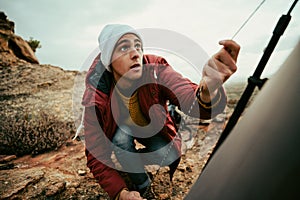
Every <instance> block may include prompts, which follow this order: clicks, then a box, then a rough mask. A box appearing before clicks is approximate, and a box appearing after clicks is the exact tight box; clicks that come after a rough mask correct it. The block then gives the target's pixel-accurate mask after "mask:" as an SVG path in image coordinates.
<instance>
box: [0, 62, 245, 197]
mask: <svg viewBox="0 0 300 200" xmlns="http://www.w3.org/2000/svg"><path fill="white" fill-rule="evenodd" d="M0 72H1V73H0V74H1V79H2V80H3V81H2V83H1V84H0V91H1V98H0V106H1V109H2V111H1V112H2V115H1V117H2V122H3V121H5V124H4V122H3V123H2V124H1V131H0V136H1V137H0V140H1V143H2V144H5V145H7V148H11V149H10V151H9V152H13V151H14V152H22V150H23V149H25V146H26V145H28V144H27V143H26V141H27V140H25V139H24V140H22V138H21V139H19V140H18V141H17V142H15V143H16V144H15V146H10V145H9V144H8V143H7V141H5V138H7V135H5V134H10V133H9V132H8V130H6V129H5V128H7V129H11V130H13V131H15V132H17V131H20V130H19V129H16V127H13V126H14V122H13V121H11V122H10V121H8V117H10V118H9V120H14V118H15V117H14V116H17V114H18V113H21V114H22V113H25V114H26V117H28V116H30V117H31V118H32V116H35V113H34V112H40V111H43V112H46V113H47V115H53V116H55V119H56V120H59V121H65V122H66V121H67V122H70V123H71V122H72V123H74V124H76V125H78V121H80V112H81V110H82V108H80V107H75V109H74V104H75V105H78V103H80V95H81V94H82V91H83V89H82V88H80V87H78V84H77V83H78V82H79V83H82V81H83V80H84V74H80V73H77V72H73V71H69V72H66V71H63V70H61V69H60V68H57V67H52V66H48V65H44V66H40V65H31V64H28V63H23V64H21V65H20V64H19V65H16V66H8V65H6V64H3V63H2V65H1V68H0ZM78 74H79V75H78ZM76 80H77V83H76ZM244 86H245V85H244V84H243V83H238V84H229V85H227V86H226V88H227V89H226V90H227V94H228V105H227V107H226V109H225V111H224V113H222V114H220V115H219V116H218V117H216V118H215V119H213V120H210V121H203V122H202V123H201V124H199V122H198V120H195V119H191V118H187V117H184V116H183V119H184V120H185V123H186V124H187V125H188V127H189V129H185V128H182V130H181V131H180V134H181V135H182V137H183V140H184V141H185V142H184V143H183V146H182V151H183V155H182V159H181V162H180V164H179V167H178V169H177V170H176V172H175V174H174V177H173V181H172V182H170V181H169V174H168V168H161V169H159V171H158V170H157V166H147V167H146V169H147V170H148V172H149V173H151V174H152V175H153V183H152V188H153V190H154V192H155V194H156V195H157V198H158V199H174V200H180V199H183V198H184V197H185V195H186V194H187V193H188V192H189V190H190V188H191V187H192V186H193V184H194V183H195V181H196V180H197V178H198V176H199V174H200V173H201V169H202V168H203V166H204V164H205V162H206V161H207V159H208V157H209V155H210V153H211V151H212V149H213V147H214V145H215V143H216V141H217V139H218V138H219V136H220V134H221V132H222V130H223V128H224V126H225V124H226V121H227V120H228V118H229V116H230V115H231V113H232V110H233V108H234V106H235V104H236V102H237V101H238V99H239V97H240V94H241V92H242V91H243V89H244ZM24 110H26V112H25V111H24ZM27 115H28V116H27ZM74 115H75V116H77V118H74ZM26 119H27V118H26ZM50 122H51V121H49V119H48V123H50ZM18 125H20V124H18ZM3 127H4V128H3ZM75 127H76V126H75ZM23 128H24V127H23ZM27 128H28V127H27ZM29 128H30V127H29ZM64 128H66V127H64ZM70 129H72V130H67V129H62V130H63V131H64V132H63V134H62V136H61V135H57V138H52V139H53V140H52V141H51V140H47V141H45V140H42V142H41V143H43V142H44V143H45V145H46V147H47V145H48V144H49V143H55V142H57V140H60V141H63V143H62V144H59V145H57V146H50V147H53V148H50V149H49V148H48V149H47V151H45V152H43V151H40V150H41V149H36V151H33V150H32V153H29V154H25V155H22V154H12V155H8V154H7V153H3V152H4V150H3V149H1V151H2V152H1V153H0V154H2V155H0V199H47V200H48V199H82V200H85V199H90V200H91V199H109V198H108V195H107V194H106V193H105V192H104V191H103V189H102V188H101V187H100V186H99V185H98V183H97V182H96V181H95V179H94V178H93V176H92V174H91V173H90V171H89V169H88V168H87V167H86V157H85V154H84V142H83V141H80V140H72V139H71V138H72V137H73V136H74V131H75V130H74V127H72V128H70ZM59 130H61V129H59ZM48 131H49V130H48ZM25 132H26V131H25ZM37 132H38V131H37ZM21 133H22V134H23V132H21ZM24 134H25V133H24ZM25 136H26V135H25ZM25 136H24V138H25ZM191 136H192V137H191ZM22 137H23V136H22ZM36 137H37V138H34V139H35V140H36V141H40V140H41V138H42V139H44V137H47V136H44V135H37V136H36ZM31 139H32V138H31ZM48 139H49V138H48ZM12 142H14V141H11V143H12ZM22 142H23V143H22ZM7 148H6V150H7ZM30 148H32V146H29V147H28V148H27V150H28V149H30ZM35 148H37V147H35ZM39 148H45V147H44V146H40V147H39ZM18 150H19V151H18Z"/></svg>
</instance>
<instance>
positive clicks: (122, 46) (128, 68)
mask: <svg viewBox="0 0 300 200" xmlns="http://www.w3.org/2000/svg"><path fill="white" fill-rule="evenodd" d="M142 69H143V50H142V42H141V40H140V39H139V38H138V37H137V36H136V35H134V34H126V35H124V36H122V37H121V38H120V40H119V41H118V42H117V44H116V47H115V49H114V52H113V54H112V72H113V75H114V78H115V80H116V81H118V80H119V79H120V78H121V77H122V76H124V77H123V78H125V79H127V80H129V81H131V80H136V79H139V78H140V77H141V76H142Z"/></svg>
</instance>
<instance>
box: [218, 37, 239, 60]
mask: <svg viewBox="0 0 300 200" xmlns="http://www.w3.org/2000/svg"><path fill="white" fill-rule="evenodd" d="M219 44H220V45H223V46H224V49H225V50H226V51H227V52H228V53H229V54H230V56H231V57H232V58H233V60H234V61H235V62H236V61H237V57H238V54H239V51H240V45H238V44H237V43H236V42H235V41H233V40H221V41H220V42H219Z"/></svg>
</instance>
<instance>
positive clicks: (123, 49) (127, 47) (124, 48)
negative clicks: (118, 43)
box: [120, 45, 129, 51]
mask: <svg viewBox="0 0 300 200" xmlns="http://www.w3.org/2000/svg"><path fill="white" fill-rule="evenodd" d="M128 49H129V46H127V45H124V46H122V47H121V48H120V50H121V51H127V50H128Z"/></svg>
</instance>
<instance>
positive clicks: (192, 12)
mask: <svg viewBox="0 0 300 200" xmlns="http://www.w3.org/2000/svg"><path fill="white" fill-rule="evenodd" d="M261 2H262V0H251V1H249V0H232V1H226V0H214V1H209V0H193V1H190V0H185V1H183V0H147V1H146V0H122V1H116V0H88V1H84V0H26V1H24V0H13V1H12V0H0V5H1V8H0V9H1V10H2V11H4V12H5V13H6V15H7V16H8V18H9V19H10V20H11V21H14V22H15V33H16V34H17V35H20V36H21V37H23V39H26V40H28V39H29V38H30V37H33V38H34V39H36V40H39V41H40V42H41V45H42V48H41V49H38V50H37V53H36V55H37V57H38V59H39V61H40V63H41V64H51V65H55V66H60V67H62V68H64V69H72V70H73V69H74V70H81V69H82V66H83V65H84V63H85V62H86V59H87V58H88V57H89V56H90V54H91V53H92V52H94V51H95V49H97V45H98V42H97V38H98V35H99V33H100V31H101V29H102V28H103V26H104V25H106V24H108V23H126V24H129V25H131V26H133V27H135V28H138V29H144V28H154V29H167V30H171V31H173V32H176V33H179V34H182V35H184V36H185V37H187V38H189V39H190V40H192V41H194V42H195V43H196V44H198V45H199V46H201V47H202V48H203V49H204V51H205V52H207V54H208V55H212V54H213V53H215V52H217V51H218V50H219V49H220V46H219V45H218V41H219V40H222V39H229V38H231V37H232V36H233V34H234V33H235V32H236V31H237V29H238V28H239V27H240V26H241V25H242V24H243V22H244V21H245V20H246V19H247V17H248V16H249V15H250V14H251V13H252V12H253V11H254V10H255V8H256V7H257V6H258V5H259V4H260V3H261ZM292 3H293V0H276V1H275V0H269V1H268V0H267V1H265V3H264V4H263V5H262V7H261V8H260V9H259V10H258V11H257V13H256V14H255V16H254V17H253V18H252V19H251V20H250V21H249V23H248V24H247V25H246V26H245V27H244V29H242V30H241V32H240V33H239V34H238V35H237V37H236V38H235V40H236V41H237V42H238V43H239V44H240V45H241V53H240V57H239V59H238V67H239V69H238V71H237V73H236V75H235V77H236V78H238V77H248V76H250V75H252V73H253V71H254V69H255V68H256V66H257V64H258V61H259V60H260V58H261V56H262V53H263V49H264V48H265V47H266V45H267V44H268V42H269V40H270V38H271V36H272V31H273V29H274V27H275V25H276V23H277V21H278V19H279V18H280V16H281V15H282V14H286V13H287V11H288V10H289V8H290V6H291V5H292ZM298 4H299V3H298ZM299 33H300V5H296V7H295V9H294V10H293V12H292V21H291V22H290V24H289V26H288V28H287V30H286V32H285V33H284V35H283V37H282V38H281V39H280V41H279V44H278V45H277V47H276V49H275V52H274V53H273V55H272V57H271V59H270V61H269V63H268V65H267V67H266V69H265V72H264V74H265V75H266V76H268V75H270V74H272V73H274V72H275V71H276V70H277V69H278V68H279V67H280V65H281V64H282V62H283V61H284V60H285V59H286V58H287V56H288V55H289V53H290V52H291V50H292V49H293V48H294V46H295V45H296V44H297V43H298V42H299V39H300V37H299Z"/></svg>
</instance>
